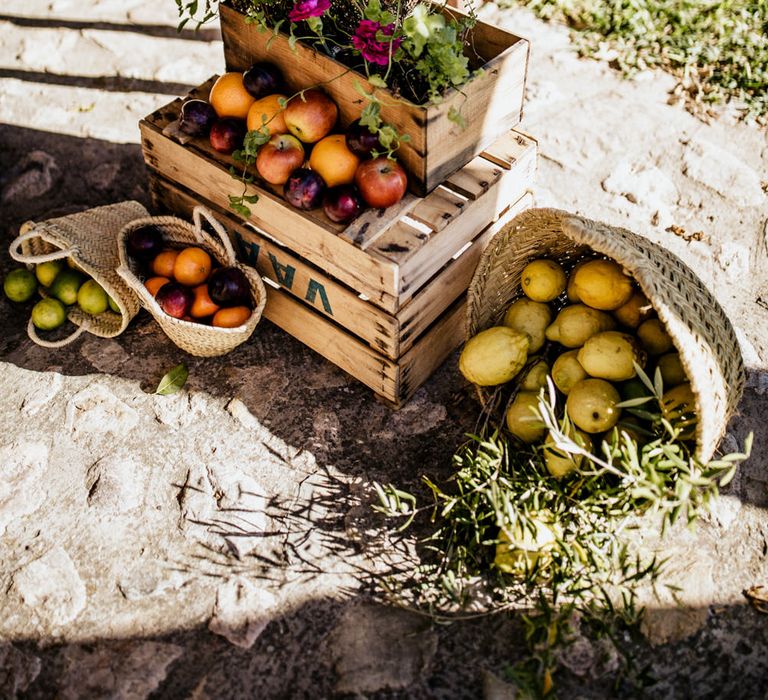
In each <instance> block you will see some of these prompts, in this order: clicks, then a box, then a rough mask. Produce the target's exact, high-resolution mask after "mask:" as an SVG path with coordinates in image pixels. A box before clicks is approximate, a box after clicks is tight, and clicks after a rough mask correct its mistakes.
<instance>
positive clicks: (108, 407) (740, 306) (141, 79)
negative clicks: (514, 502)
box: [0, 0, 768, 699]
mask: <svg viewBox="0 0 768 700" xmlns="http://www.w3.org/2000/svg"><path fill="white" fill-rule="evenodd" d="M483 14H486V15H488V16H490V17H491V18H492V19H494V20H495V21H498V22H500V23H502V24H504V25H506V26H508V27H510V28H511V29H513V30H514V31H516V32H517V33H519V34H522V35H524V36H528V37H530V38H531V39H532V41H533V54H532V62H531V70H530V81H529V90H528V103H527V108H526V116H525V120H524V123H523V128H524V129H525V130H526V131H528V132H529V133H531V134H532V135H534V136H535V137H536V138H537V139H538V140H539V143H540V147H541V163H540V176H539V183H538V186H537V198H538V202H539V204H541V205H549V206H558V207H561V208H564V209H568V210H571V211H575V212H578V213H582V214H585V215H587V216H591V217H593V218H598V219H602V220H606V221H609V222H611V223H615V224H619V225H622V226H625V227H627V228H631V229H633V230H636V231H638V232H641V233H643V234H645V235H648V236H649V237H651V238H653V239H655V240H658V241H662V242H663V243H664V244H665V245H667V246H669V247H670V248H671V249H673V250H674V251H675V252H676V253H678V254H679V255H680V256H681V257H683V258H684V259H685V260H687V261H688V262H689V263H690V264H691V265H692V266H693V267H694V269H695V270H697V272H698V273H699V274H700V275H701V277H702V278H703V279H704V280H705V282H706V283H707V284H708V286H709V287H710V288H711V289H712V290H713V292H714V293H715V295H716V296H717V298H718V299H719V301H720V303H721V304H722V305H723V306H724V307H725V308H726V310H727V311H728V312H729V314H730V316H731V318H732V319H733V322H734V325H735V326H736V327H737V331H738V333H739V338H740V341H741V342H742V348H743V353H744V356H745V359H746V362H747V364H748V367H749V388H748V390H747V392H746V394H745V396H744V400H743V403H742V406H741V411H740V415H739V416H738V417H737V418H735V419H734V420H733V423H732V426H731V428H730V431H729V436H728V438H727V441H726V447H728V448H729V449H730V448H733V447H734V446H735V444H736V442H740V441H741V440H742V439H743V438H744V436H745V435H746V434H747V433H748V432H749V431H750V430H752V431H755V433H756V445H757V449H756V454H755V456H754V457H753V458H752V459H751V460H750V462H749V463H747V464H746V465H745V466H744V467H743V468H742V469H741V470H740V472H739V475H738V477H737V479H736V480H735V482H734V484H733V485H732V486H731V487H730V488H729V489H728V491H727V493H726V494H724V495H723V496H722V497H721V499H720V500H719V501H718V503H717V504H716V508H715V510H714V512H713V515H712V517H711V518H710V519H709V520H708V521H707V522H705V523H702V524H700V525H699V526H698V528H697V529H696V530H694V531H679V532H675V533H673V534H672V536H670V537H669V538H668V540H667V541H666V542H665V543H664V545H663V547H664V551H665V552H666V553H667V554H669V555H670V556H671V563H672V566H671V571H670V573H669V575H668V580H669V581H670V582H672V583H676V584H677V585H679V586H681V588H682V590H681V592H680V594H679V599H678V601H677V603H676V602H675V601H674V600H672V599H671V598H670V597H665V598H663V599H661V600H654V599H649V601H648V602H649V607H650V611H649V616H648V621H647V623H646V625H645V628H644V629H645V633H646V635H647V641H645V642H641V643H639V644H638V646H637V648H636V654H637V657H638V659H639V660H640V661H641V662H643V663H649V664H650V665H651V672H652V674H653V675H654V677H655V678H656V679H657V684H656V685H655V686H654V687H652V689H651V690H650V691H649V694H650V695H652V696H653V697H695V698H762V697H765V691H766V684H767V683H768V681H766V679H768V653H767V652H768V632H767V631H766V630H767V628H766V624H765V623H766V618H765V617H764V616H761V615H760V614H759V613H758V612H757V611H755V610H753V609H752V608H750V607H749V606H747V605H746V604H745V601H744V598H743V596H742V591H743V590H744V589H745V588H748V587H750V586H754V585H761V584H762V585H768V564H767V559H766V551H767V550H768V512H767V511H766V508H768V477H767V476H766V474H767V473H768V472H766V462H767V460H766V451H765V447H764V445H766V444H768V430H766V427H765V419H766V413H767V412H766V409H765V391H766V390H768V373H766V368H767V367H768V342H767V338H768V335H767V334H766V331H765V329H766V327H768V325H767V323H766V322H767V321H768V312H767V311H766V300H768V293H766V283H767V280H766V276H765V275H766V254H767V253H768V241H767V240H766V237H767V235H768V232H767V228H766V227H768V198H766V187H767V185H766V180H768V145H767V142H766V134H765V132H764V131H759V130H757V129H755V128H753V127H750V126H748V125H743V124H737V123H734V122H733V121H732V120H731V119H730V117H729V115H728V114H724V115H723V116H722V118H720V119H719V120H718V121H716V122H714V123H711V124H705V123H703V122H701V121H699V120H697V119H696V118H694V117H692V116H691V115H689V114H687V113H686V112H684V111H682V109H681V108H679V107H676V106H671V105H668V104H667V98H668V91H669V90H670V89H671V88H672V87H673V83H672V80H671V79H670V78H669V77H668V76H665V75H663V74H660V73H655V72H654V73H648V74H645V75H641V76H639V77H638V78H637V79H635V80H633V81H624V80H621V79H620V78H619V77H618V76H617V75H616V74H615V73H614V72H613V71H611V69H610V68H609V67H608V66H607V65H606V64H604V63H600V62H596V61H585V60H581V59H579V58H578V57H577V56H576V54H575V52H574V50H573V48H572V47H571V46H570V44H569V42H568V37H567V32H566V31H565V30H564V29H563V28H559V27H554V26H548V25H545V24H542V23H540V22H539V21H537V20H536V19H534V18H533V17H532V16H531V15H530V14H528V13H526V12H522V11H519V12H510V11H505V12H503V13H502V12H499V11H498V10H496V8H494V7H493V6H487V7H486V8H484V10H483ZM175 19H176V18H175V7H174V4H173V3H171V2H164V3H154V2H149V1H148V0H121V1H120V2H116V1H114V0H106V1H96V0H88V1H87V2H84V1H80V2H74V1H73V0H54V1H53V2H42V1H41V0H27V1H25V2H21V1H20V0H15V1H12V2H9V3H5V4H4V6H3V13H2V15H0V66H1V67H0V122H2V123H0V144H2V148H0V211H2V216H1V217H0V226H1V227H2V234H3V236H4V240H5V241H6V242H8V241H10V240H11V238H12V237H14V236H15V235H16V232H17V229H18V226H19V224H20V223H21V222H23V221H24V220H27V219H38V220H41V219H44V218H47V217H51V216H56V215H61V214H65V213H69V212H74V211H77V210H81V209H84V208H87V207H91V206H96V205H100V204H106V203H109V202H113V201H118V200H121V199H126V198H135V199H138V200H140V201H142V202H143V203H145V204H148V201H147V193H146V182H145V175H144V170H143V165H142V160H141V154H140V150H139V147H138V145H137V143H138V130H137V127H136V122H137V120H138V119H139V118H140V117H141V116H143V115H145V114H147V113H149V112H150V111H151V110H152V109H154V108H155V107H156V106H158V105H160V104H162V103H164V102H167V101H168V100H169V99H170V98H171V97H173V96H175V95H177V94H180V93H182V92H183V91H184V90H185V86H191V85H193V84H196V83H198V82H202V81H203V80H204V79H206V78H207V77H208V76H209V75H210V74H212V73H214V72H217V71H220V70H221V68H222V58H221V44H220V42H219V41H218V40H217V38H216V32H215V30H206V31H205V32H204V33H203V34H202V35H199V36H195V35H193V34H192V33H191V32H185V33H184V34H183V35H182V36H181V37H179V36H178V35H176V33H175V30H174V29H173V28H172V27H173V26H174V25H175ZM673 224H674V226H676V227H677V228H671V227H672V225H673ZM694 234H695V235H694ZM689 238H692V239H693V240H690V241H689V240H688V239H689ZM11 265H12V263H11V261H10V260H9V258H8V256H7V255H6V254H3V255H2V256H0V267H1V268H2V271H3V272H5V271H7V270H8V269H9V268H10V267H11ZM761 295H762V300H761V299H760V297H761ZM0 313H2V319H3V321H2V330H3V333H2V337H1V338H0V358H1V359H2V379H1V380H0V381H1V382H2V392H0V407H1V409H2V413H0V428H2V433H0V434H2V435H3V436H4V437H3V438H2V440H0V453H1V454H0V470H2V471H1V474H2V478H1V479H0V561H2V567H1V569H0V590H2V591H3V594H2V597H0V639H1V640H3V641H0V697H3V698H5V697H11V698H12V697H26V698H47V697H54V696H56V697H62V698H144V697H154V698H196V699H203V698H246V697H249V698H250V697H254V698H255V697H258V698H262V697H263V698H267V697H269V698H300V697H306V698H320V697H330V696H333V695H335V694H338V695H345V694H348V695H351V696H357V697H363V696H367V697H380V698H394V697H409V698H410V697H413V698H428V697H434V698H464V697H466V698H476V697H487V698H491V697H493V698H502V697H512V695H511V689H510V687H509V686H506V685H504V684H503V683H500V682H499V681H498V678H497V677H498V676H501V675H502V669H503V668H504V666H505V665H507V664H509V663H511V662H513V661H514V660H516V659H517V658H519V656H520V653H521V629H520V625H519V622H518V621H517V620H515V619H510V618H507V617H504V616H498V617H494V618H491V619H488V620H481V621H471V622H466V623H461V624H454V625H450V626H431V625H430V624H429V623H428V621H426V620H425V619H424V618H421V617H419V616H416V615H412V614H410V613H406V612H403V611H399V610H395V609H391V608H384V607H381V606H378V605H376V604H375V603H374V602H372V598H371V596H370V588H369V585H368V581H369V579H370V575H371V574H372V573H376V572H377V571H380V570H381V569H382V566H381V551H382V549H383V548H384V547H385V546H386V539H382V535H381V534H380V532H377V530H376V528H375V526H376V525H380V523H376V522H374V521H372V520H371V518H370V517H369V516H368V513H369V511H368V506H367V502H368V498H369V496H368V490H367V489H366V484H368V483H369V482H370V481H372V480H374V479H377V480H383V481H394V482H397V483H402V484H404V485H406V486H407V485H411V486H413V487H416V484H417V479H418V475H419V474H421V473H423V472H429V473H430V474H433V475H436V476H439V475H441V474H445V473H447V471H448V469H449V464H450V455H451V453H452V451H453V449H454V447H455V446H456V445H458V444H459V442H460V440H461V436H462V433H463V432H464V430H466V429H467V427H468V426H470V425H471V424H472V415H473V411H474V406H473V404H472V401H471V399H470V398H469V397H468V394H467V392H466V391H464V389H463V386H462V382H461V381H460V378H459V377H458V376H457V373H456V371H455V369H454V364H455V363H454V362H448V363H446V365H445V366H444V367H443V368H442V369H441V370H440V371H438V372H437V373H436V375H435V376H434V377H433V379H432V380H431V381H430V382H428V383H427V385H426V386H425V387H424V388H423V389H422V390H421V391H420V392H419V393H418V394H417V396H416V397H415V398H414V400H413V401H412V402H411V403H410V404H409V405H408V406H407V407H406V408H405V409H404V410H402V411H401V412H400V413H396V414H395V413H391V412H390V411H389V410H388V409H386V408H384V407H383V406H381V405H380V404H378V403H376V402H374V401H373V400H372V398H371V394H370V393H369V392H368V391H367V390H366V389H364V388H363V387H362V386H360V385H358V384H357V383H355V382H354V381H353V380H351V379H350V378H349V377H347V376H346V375H345V374H344V373H343V372H341V371H340V370H337V369H336V368H334V367H333V366H331V365H330V364H328V363H326V362H325V361H324V360H322V359H321V358H320V357H319V356H317V355H315V354H313V353H312V352H310V351H309V350H307V349H305V348H304V347H303V346H302V345H300V344H299V343H297V342H296V341H294V340H293V339H292V338H290V337H289V336H287V335H286V334H284V333H283V332H282V331H280V330H279V329H277V328H275V327H274V326H272V325H270V324H269V323H268V322H263V323H262V324H261V325H260V327H259V329H258V332H257V333H256V335H255V336H254V339H253V341H252V342H249V343H248V344H246V345H245V346H243V347H241V348H239V349H237V350H236V351H235V352H233V353H232V354H231V355H229V356H227V357H226V358H222V359H211V360H203V359H197V358H192V357H189V356H186V355H185V354H184V353H182V352H181V351H179V350H178V349H176V348H175V347H174V346H173V345H172V344H171V343H170V342H169V341H168V340H166V338H165V337H164V336H163V335H162V333H160V332H159V329H158V328H157V327H156V326H155V324H154V322H153V321H152V320H151V319H150V318H148V317H147V316H146V315H141V316H139V317H137V319H136V320H135V322H134V323H133V324H132V325H131V327H130V328H129V329H128V331H127V332H126V333H125V334H124V335H123V336H121V337H120V338H119V339H117V340H101V339H98V338H93V337H87V338H83V339H80V340H78V341H77V342H76V343H75V344H73V345H72V346H71V347H69V348H66V349H64V350H59V351H48V350H44V349H42V348H39V347H37V346H34V345H33V344H31V343H30V342H29V341H28V340H27V338H26V335H25V333H24V330H23V329H24V325H25V323H26V314H27V313H28V310H27V309H23V310H19V309H18V308H16V307H14V306H12V305H11V304H9V303H8V302H7V301H6V300H4V299H3V300H2V301H0ZM180 361H185V362H186V363H187V364H188V366H189V369H190V378H189V382H188V384H187V387H186V388H185V390H184V391H182V392H181V393H179V394H177V395H175V396H172V397H154V396H152V395H151V394H150V393H148V391H151V390H152V389H153V388H154V386H155V385H156V383H157V381H158V380H159V378H160V377H161V376H162V375H163V374H164V372H165V371H167V370H168V369H169V368H170V367H172V366H173V365H175V364H177V363H178V362H180ZM578 649H579V650H580V653H578V654H576V653H574V654H571V655H570V656H569V657H568V658H566V659H565V660H564V661H565V663H566V666H567V667H568V668H570V669H571V672H569V673H564V674H563V675H562V677H561V678H560V679H559V682H560V683H561V684H562V685H561V691H562V696H563V697H585V698H587V697H588V698H606V697H615V696H616V695H617V694H619V695H624V696H628V697H636V696H637V693H636V691H634V690H631V689H626V688H619V689H613V688H612V687H611V683H610V680H611V679H610V674H607V673H606V668H607V667H609V666H610V664H609V663H606V662H605V659H601V658H600V656H601V653H602V652H601V647H599V646H598V645H593V644H592V643H591V642H589V641H586V640H585V641H584V642H583V643H581V644H580V646H579V647H578ZM490 674H495V675H490Z"/></svg>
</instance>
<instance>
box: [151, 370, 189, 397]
mask: <svg viewBox="0 0 768 700" xmlns="http://www.w3.org/2000/svg"><path fill="white" fill-rule="evenodd" d="M188 376H189V370H188V369H187V366H186V365H185V364H184V363H183V362H182V363H181V364H178V365H176V366H175V367H174V368H173V369H172V370H170V372H168V373H167V374H166V375H165V376H164V377H163V378H162V379H161V380H160V383H159V384H158V385H157V389H155V395H157V396H169V395H170V394H175V393H176V392H177V391H178V390H179V389H181V387H183V386H184V384H185V383H186V381H187V377H188Z"/></svg>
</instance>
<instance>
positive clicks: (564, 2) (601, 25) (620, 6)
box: [499, 0, 768, 124]
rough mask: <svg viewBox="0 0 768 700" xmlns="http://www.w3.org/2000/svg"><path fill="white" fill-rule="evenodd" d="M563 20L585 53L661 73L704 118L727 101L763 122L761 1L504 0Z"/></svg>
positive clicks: (765, 52) (766, 93)
mask: <svg viewBox="0 0 768 700" xmlns="http://www.w3.org/2000/svg"><path fill="white" fill-rule="evenodd" d="M499 4H502V5H512V4H521V5H525V6H527V7H530V8H531V9H532V10H533V11H534V12H536V14H538V15H539V16H540V17H543V18H545V19H557V20H560V21H566V22H567V23H568V24H569V25H570V26H571V27H572V28H573V36H574V39H575V40H576V42H577V44H578V47H579V50H580V51H581V53H582V54H584V55H587V56H593V55H595V54H600V55H605V52H606V50H611V53H612V56H613V60H614V61H615V62H616V65H617V66H618V67H619V68H620V69H621V70H622V71H624V72H625V73H628V74H632V73H635V72H637V71H639V70H644V69H646V68H649V67H650V68H654V67H659V68H663V69H664V70H667V71H669V72H671V73H673V74H674V75H675V76H676V77H677V78H678V80H679V84H678V88H677V90H676V94H677V95H680V96H682V97H683V98H684V99H685V101H686V103H687V106H688V107H689V109H691V110H692V111H693V112H696V113H705V112H707V111H708V110H710V109H711V107H712V105H717V104H722V103H726V102H732V103H734V105H735V106H736V107H737V108H739V110H740V112H741V114H742V115H743V116H744V118H747V119H750V118H751V119H756V120H758V121H759V122H761V123H762V124H768V89H766V86H768V3H766V2H765V0H517V2H514V1H513V0H502V2H500V3H499Z"/></svg>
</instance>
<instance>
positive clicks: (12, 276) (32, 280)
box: [3, 267, 37, 301]
mask: <svg viewBox="0 0 768 700" xmlns="http://www.w3.org/2000/svg"><path fill="white" fill-rule="evenodd" d="M3 291H4V292H5V296H7V297H8V298H9V299H10V300H11V301H29V300H30V299H31V298H32V297H33V296H34V294H35V292H36V291H37V278H36V277H35V276H34V275H33V274H32V273H31V272H30V271H29V270H27V268H26V267H20V268H19V269H17V270H13V271H12V272H9V273H8V274H7V275H6V277H5V280H3Z"/></svg>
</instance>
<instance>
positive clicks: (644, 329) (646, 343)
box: [637, 318, 675, 355]
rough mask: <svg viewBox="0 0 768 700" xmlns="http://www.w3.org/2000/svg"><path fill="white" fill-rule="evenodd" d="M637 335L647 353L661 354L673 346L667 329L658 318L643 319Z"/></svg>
mask: <svg viewBox="0 0 768 700" xmlns="http://www.w3.org/2000/svg"><path fill="white" fill-rule="evenodd" d="M637 337H638V338H640V340H641V341H642V343H643V347H644V348H645V349H646V350H647V351H648V354H649V355H663V354H664V353H665V352H669V351H670V350H672V349H673V348H674V347H675V346H674V343H673V342H672V338H671V337H670V335H669V333H667V329H666V328H665V327H664V324H663V323H662V322H661V321H660V320H659V319H658V318H649V319H648V320H647V321H643V323H641V324H640V326H639V327H638V329H637Z"/></svg>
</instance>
